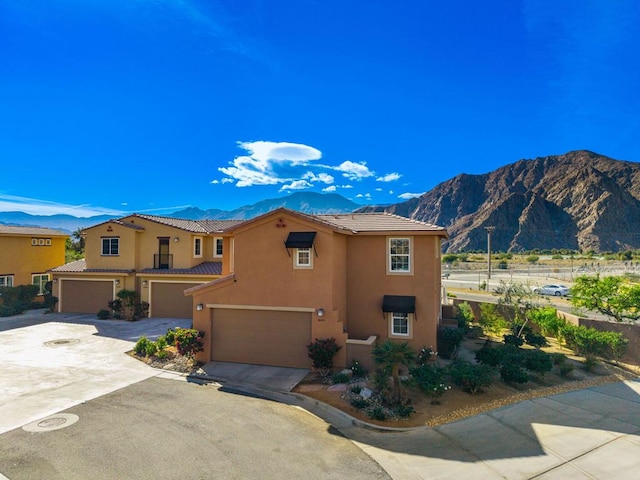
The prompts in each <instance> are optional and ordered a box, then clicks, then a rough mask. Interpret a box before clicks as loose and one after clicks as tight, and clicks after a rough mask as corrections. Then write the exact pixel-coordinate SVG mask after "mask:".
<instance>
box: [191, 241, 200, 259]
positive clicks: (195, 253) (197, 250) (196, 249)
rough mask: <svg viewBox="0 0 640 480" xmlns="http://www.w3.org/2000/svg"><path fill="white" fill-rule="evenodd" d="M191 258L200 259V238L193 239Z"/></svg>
mask: <svg viewBox="0 0 640 480" xmlns="http://www.w3.org/2000/svg"><path fill="white" fill-rule="evenodd" d="M193 256H194V257H197V258H199V257H202V237H195V238H194V239H193Z"/></svg>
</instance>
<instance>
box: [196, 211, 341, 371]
mask: <svg viewBox="0 0 640 480" xmlns="http://www.w3.org/2000/svg"><path fill="white" fill-rule="evenodd" d="M318 227H319V225H318V224H315V223H307V222H304V221H302V220H300V219H298V218H296V217H293V216H288V215H286V214H280V215H273V216H267V217H265V218H264V219H262V220H261V221H258V222H257V223H256V222H254V223H252V224H251V225H250V228H245V229H238V231H236V232H235V235H234V238H233V256H232V258H233V262H234V265H233V271H234V272H235V279H234V281H229V282H223V283H222V284H219V285H216V286H213V287H211V288H209V289H203V290H200V291H197V292H196V293H195V294H194V305H196V304H199V303H201V304H203V305H205V306H207V305H209V306H213V305H246V306H265V307H283V308H284V307H302V308H310V309H312V310H313V312H314V313H312V315H311V337H312V341H313V339H315V338H328V337H335V338H336V341H337V342H338V344H340V345H342V346H343V347H345V345H346V343H345V341H346V335H344V334H343V324H342V323H341V322H342V320H343V318H344V310H342V311H341V310H340V308H341V307H342V305H341V303H343V302H344V300H341V299H340V298H339V296H338V299H337V300H336V299H335V298H334V297H335V295H334V289H335V288H336V287H335V286H334V284H333V282H334V279H335V278H338V282H340V281H343V280H340V278H341V277H340V275H342V274H339V275H337V276H336V273H335V272H334V268H335V262H334V249H337V250H338V251H341V250H342V251H344V250H345V248H344V246H342V247H341V246H340V245H339V243H340V241H339V240H338V241H337V242H336V239H335V236H336V235H334V233H333V231H331V230H329V229H323V228H318ZM292 231H293V232H296V231H316V232H317V235H316V238H315V247H316V251H317V252H318V256H317V257H316V255H315V252H312V254H313V268H310V269H306V268H305V269H296V268H294V264H293V260H294V259H293V255H294V251H290V252H287V249H286V248H285V240H286V239H287V237H288V235H289V233H290V232H292ZM336 243H338V245H337V246H336ZM226 245H227V244H226V243H225V247H226ZM223 269H224V267H223ZM343 282H344V281H343ZM319 308H322V309H323V310H324V316H322V317H318V315H317V313H316V312H317V310H318V309H319ZM343 308H344V307H343ZM207 310H210V308H205V309H204V310H203V311H194V317H193V319H194V328H197V329H199V330H203V331H205V332H208V333H209V334H210V332H211V323H210V319H211V317H210V315H211V312H209V311H207ZM205 343H206V344H207V350H206V351H205V352H203V354H202V357H201V358H203V359H205V360H209V359H210V358H211V351H210V348H209V345H210V342H205ZM335 364H336V366H344V365H345V364H346V348H342V349H341V350H340V351H339V352H338V355H337V356H336V358H335Z"/></svg>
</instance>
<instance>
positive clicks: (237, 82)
mask: <svg viewBox="0 0 640 480" xmlns="http://www.w3.org/2000/svg"><path fill="white" fill-rule="evenodd" d="M638 24H640V2H637V1H636V0H615V1H611V0H589V1H588V0H566V1H561V2H558V1H557V0H521V1H518V0H494V1H491V2H480V1H471V0H467V1H462V0H448V1H446V2H445V1H442V0H437V1H436V0H415V1H414V0H405V1H402V0H399V1H395V2H391V1H376V0H367V1H364V0H289V1H285V0H268V1H257V0H255V1H254V0H243V1H240V2H239V1H235V0H226V1H216V0H208V1H204V0H40V1H34V0H0V211H12V210H21V211H26V212H29V213H39V214H52V213H71V214H74V215H77V216H90V215H94V214H99V213H115V214H120V213H122V214H124V213H125V212H154V213H158V214H163V213H169V212H173V211H175V210H178V209H180V208H182V207H185V206H197V207H200V208H203V209H204V208H221V209H232V208H235V207H238V206H241V205H246V204H250V203H255V202H256V201H259V200H262V199H265V198H275V197H278V196H282V195H286V194H288V193H292V192H295V191H314V192H335V193H339V194H341V195H343V196H345V197H347V198H350V199H352V200H354V201H356V202H359V203H363V204H367V203H376V204H387V203H396V202H400V201H402V200H403V199H406V198H410V197H411V196H415V195H418V194H421V193H423V192H425V191H428V190H430V189H431V188H433V187H434V186H436V185H437V184H438V183H440V182H443V181H445V180H448V179H449V178H451V177H454V176H455V175H458V174H460V173H486V172H489V171H492V170H494V169H496V168H498V167H500V166H503V165H505V164H508V163H512V162H515V161H517V160H519V159H522V158H535V157H538V156H546V155H553V154H561V153H565V152H567V151H570V150H577V149H588V150H592V151H595V152H598V153H601V154H604V155H607V156H610V157H613V158H616V159H620V160H631V161H640V142H639V141H638V139H639V138H640V93H639V92H640V89H639V88H638V86H639V85H640V55H638V52H640V33H639V31H638V28H637V25H638Z"/></svg>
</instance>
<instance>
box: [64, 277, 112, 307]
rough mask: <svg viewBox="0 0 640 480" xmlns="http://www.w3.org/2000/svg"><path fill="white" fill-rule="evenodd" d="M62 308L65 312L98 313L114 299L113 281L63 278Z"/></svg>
mask: <svg viewBox="0 0 640 480" xmlns="http://www.w3.org/2000/svg"><path fill="white" fill-rule="evenodd" d="M60 288H61V289H62V292H61V295H60V298H61V300H60V310H61V311H62V312H65V313H98V311H99V310H107V309H108V308H109V302H110V301H111V300H113V282H112V281H87V280H61V284H60Z"/></svg>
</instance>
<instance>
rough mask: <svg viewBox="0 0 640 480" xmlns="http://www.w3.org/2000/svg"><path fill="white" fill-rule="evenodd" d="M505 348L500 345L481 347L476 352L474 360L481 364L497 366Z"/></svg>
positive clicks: (500, 361)
mask: <svg viewBox="0 0 640 480" xmlns="http://www.w3.org/2000/svg"><path fill="white" fill-rule="evenodd" d="M504 353H505V349H504V348H501V347H493V348H492V347H483V348H481V349H480V350H478V351H477V352H476V360H477V361H478V363H481V364H483V365H489V366H491V367H497V366H498V365H500V363H502V359H503V358H504Z"/></svg>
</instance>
